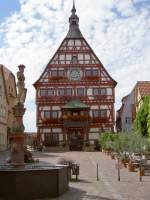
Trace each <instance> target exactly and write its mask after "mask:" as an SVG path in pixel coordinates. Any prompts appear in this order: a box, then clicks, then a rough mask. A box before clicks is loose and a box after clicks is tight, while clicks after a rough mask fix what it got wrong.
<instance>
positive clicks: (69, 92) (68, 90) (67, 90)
mask: <svg viewBox="0 0 150 200" xmlns="http://www.w3.org/2000/svg"><path fill="white" fill-rule="evenodd" d="M66 95H67V96H72V88H67V89H66Z"/></svg>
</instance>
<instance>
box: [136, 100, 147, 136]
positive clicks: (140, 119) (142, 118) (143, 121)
mask: <svg viewBox="0 0 150 200" xmlns="http://www.w3.org/2000/svg"><path fill="white" fill-rule="evenodd" d="M134 128H135V130H136V131H138V132H139V133H141V134H142V135H143V136H148V135H149V136H150V96H146V97H145V98H144V102H143V104H142V106H141V108H140V110H139V111H138V113H137V115H136V119H135V121H134Z"/></svg>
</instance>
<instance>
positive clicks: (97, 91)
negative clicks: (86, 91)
mask: <svg viewBox="0 0 150 200" xmlns="http://www.w3.org/2000/svg"><path fill="white" fill-rule="evenodd" d="M106 94H107V92H106V88H93V95H106Z"/></svg>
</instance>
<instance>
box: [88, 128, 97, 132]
mask: <svg viewBox="0 0 150 200" xmlns="http://www.w3.org/2000/svg"><path fill="white" fill-rule="evenodd" d="M98 131H99V128H90V132H98Z"/></svg>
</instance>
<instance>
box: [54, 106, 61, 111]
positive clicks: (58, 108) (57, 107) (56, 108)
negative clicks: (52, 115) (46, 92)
mask: <svg viewBox="0 0 150 200" xmlns="http://www.w3.org/2000/svg"><path fill="white" fill-rule="evenodd" d="M52 110H60V106H52Z"/></svg>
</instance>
